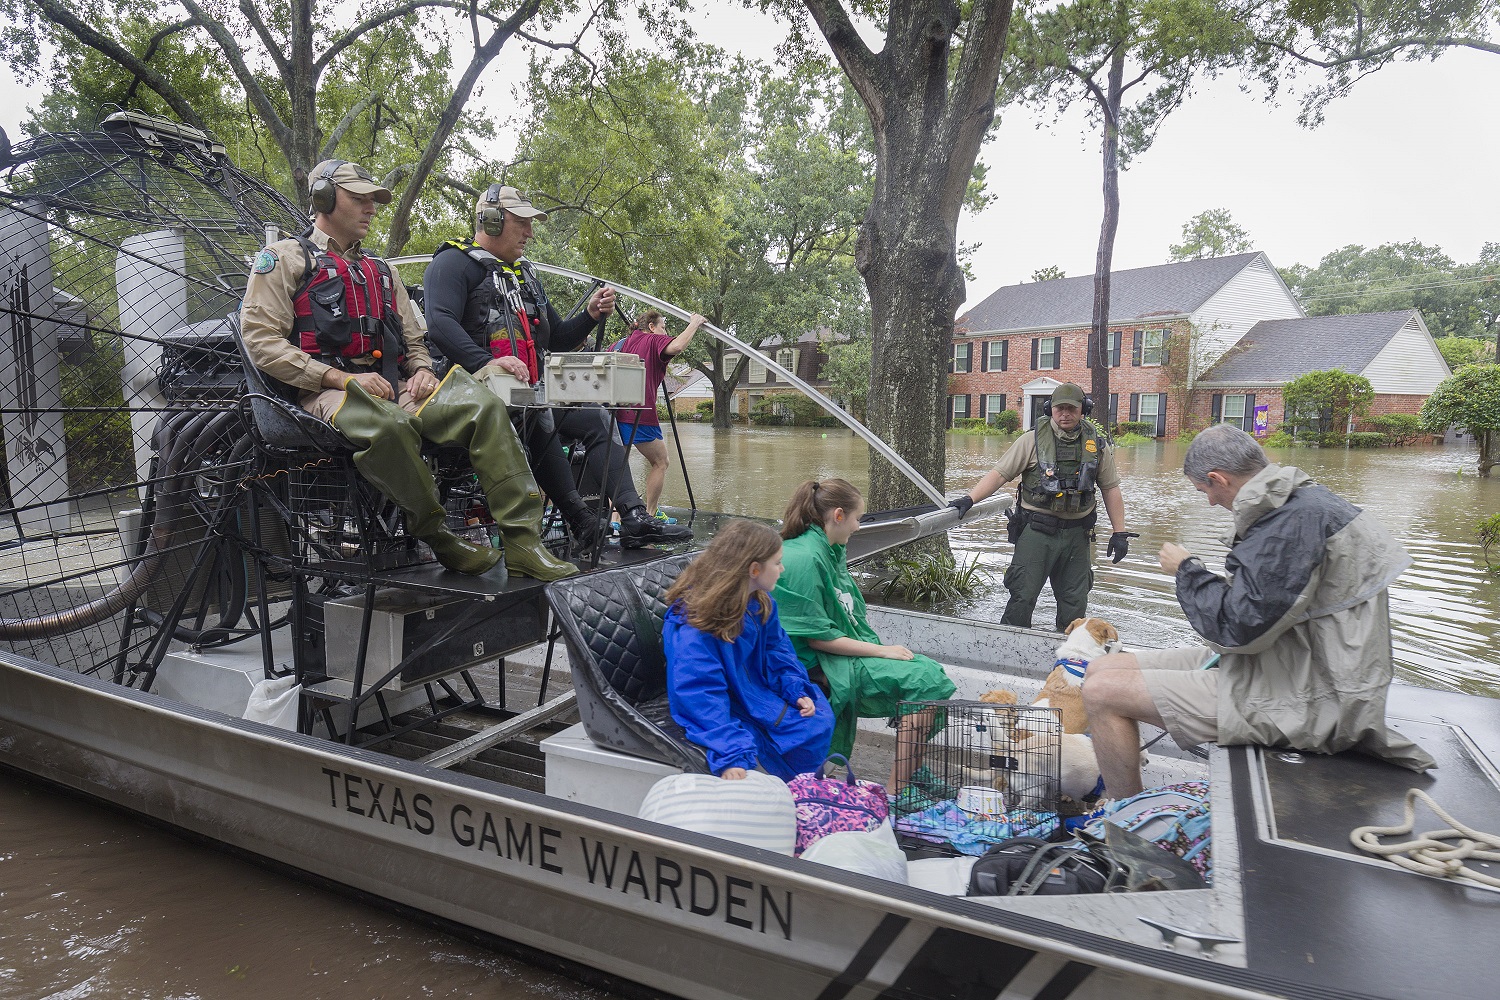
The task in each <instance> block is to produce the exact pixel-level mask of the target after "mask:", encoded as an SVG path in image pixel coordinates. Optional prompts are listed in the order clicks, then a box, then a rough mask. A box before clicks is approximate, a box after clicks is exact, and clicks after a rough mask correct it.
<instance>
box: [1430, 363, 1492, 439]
mask: <svg viewBox="0 0 1500 1000" xmlns="http://www.w3.org/2000/svg"><path fill="white" fill-rule="evenodd" d="M1422 423H1423V424H1424V425H1425V426H1426V427H1427V428H1428V429H1429V430H1431V431H1432V432H1433V433H1435V434H1436V433H1441V432H1442V431H1445V430H1447V429H1448V428H1449V427H1450V426H1457V427H1461V428H1463V429H1464V430H1466V431H1468V432H1469V433H1470V434H1473V435H1475V436H1476V437H1478V436H1480V435H1481V434H1483V433H1484V432H1486V431H1494V430H1500V365H1468V366H1466V367H1463V368H1460V369H1459V370H1458V371H1456V372H1454V373H1453V374H1452V375H1451V376H1449V377H1448V378H1446V379H1444V380H1443V381H1442V382H1441V383H1440V384H1439V385H1438V387H1437V388H1436V389H1434V390H1433V391H1432V395H1431V396H1428V397H1427V402H1425V403H1423V404H1422Z"/></svg>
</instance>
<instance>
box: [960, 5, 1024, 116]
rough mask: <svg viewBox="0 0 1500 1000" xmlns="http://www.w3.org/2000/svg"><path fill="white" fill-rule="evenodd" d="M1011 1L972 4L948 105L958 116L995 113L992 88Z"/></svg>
mask: <svg viewBox="0 0 1500 1000" xmlns="http://www.w3.org/2000/svg"><path fill="white" fill-rule="evenodd" d="M1011 7H1012V0H999V2H993V3H978V4H974V5H973V10H972V13H971V14H970V18H969V30H968V32H967V37H966V39H965V41H964V47H963V54H962V55H961V56H960V57H959V60H958V72H957V73H956V74H954V77H953V99H952V102H951V106H952V107H953V108H955V109H957V111H958V114H959V116H960V118H965V119H966V118H970V117H972V116H974V115H976V114H981V113H986V114H988V115H990V116H991V117H993V116H994V108H995V87H994V84H993V83H992V82H988V81H993V80H997V79H999V76H1000V62H1001V59H1002V58H1003V57H1004V55H1005V40H1006V37H1007V36H1008V35H1009V34H1010V15H1011Z"/></svg>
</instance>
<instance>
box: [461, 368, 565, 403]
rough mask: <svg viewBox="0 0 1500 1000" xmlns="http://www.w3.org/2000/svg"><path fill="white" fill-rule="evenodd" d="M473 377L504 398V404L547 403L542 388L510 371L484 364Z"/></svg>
mask: <svg viewBox="0 0 1500 1000" xmlns="http://www.w3.org/2000/svg"><path fill="white" fill-rule="evenodd" d="M474 377H475V378H476V379H478V380H479V381H480V383H481V384H483V385H484V386H485V388H487V389H489V390H490V392H493V393H494V394H495V395H497V396H499V397H500V398H501V399H503V400H505V405H506V406H546V405H547V394H546V392H545V391H543V389H541V388H540V387H534V386H530V385H527V384H526V383H525V382H524V381H522V380H521V379H518V378H516V377H515V376H514V375H512V374H511V373H510V372H507V371H502V370H501V369H499V368H491V367H489V366H488V365H486V366H485V367H483V368H481V369H479V371H478V372H477V373H476V374H475V376H474Z"/></svg>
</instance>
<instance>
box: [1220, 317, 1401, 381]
mask: <svg viewBox="0 0 1500 1000" xmlns="http://www.w3.org/2000/svg"><path fill="white" fill-rule="evenodd" d="M1414 315H1416V310H1415V309H1401V310H1398V311H1396V312H1380V313H1354V314H1351V315H1347V316H1308V317H1307V318H1305V319H1263V320H1261V321H1260V322H1259V323H1256V324H1255V325H1254V326H1252V327H1251V328H1250V329H1249V331H1248V332H1247V333H1246V334H1245V336H1244V337H1242V338H1241V339H1240V341H1239V343H1237V344H1235V345H1234V347H1233V348H1231V349H1230V351H1229V353H1228V354H1226V355H1225V356H1224V357H1223V358H1221V359H1220V360H1219V362H1218V363H1217V364H1215V365H1214V366H1213V367H1212V368H1210V369H1209V370H1208V371H1206V372H1204V373H1203V376H1202V377H1201V378H1200V379H1199V380H1198V381H1199V382H1200V383H1204V382H1214V383H1236V384H1241V383H1243V384H1252V385H1253V384H1258V383H1263V382H1290V381H1291V380H1292V379H1294V378H1296V377H1297V376H1299V375H1306V374H1307V373H1308V372H1322V371H1330V370H1332V369H1334V368H1337V369H1339V370H1340V371H1345V372H1349V373H1351V374H1355V375H1358V374H1359V373H1361V372H1363V371H1364V370H1365V368H1367V367H1368V366H1369V364H1370V362H1371V361H1374V360H1375V356H1376V355H1377V354H1379V353H1380V352H1381V350H1383V349H1384V348H1385V345H1386V344H1389V343H1390V342H1391V338H1392V337H1394V336H1395V335H1396V334H1397V332H1398V331H1400V329H1401V328H1402V327H1404V326H1405V325H1406V324H1407V323H1408V322H1410V320H1411V318H1412V316H1414Z"/></svg>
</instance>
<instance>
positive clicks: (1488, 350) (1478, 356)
mask: <svg viewBox="0 0 1500 1000" xmlns="http://www.w3.org/2000/svg"><path fill="white" fill-rule="evenodd" d="M1433 342H1434V343H1436V344H1437V349H1438V350H1439V351H1440V352H1442V355H1443V360H1444V361H1446V362H1448V369H1449V370H1450V371H1458V370H1459V369H1460V368H1462V367H1463V366H1464V365H1478V364H1483V363H1485V362H1486V361H1488V360H1489V359H1490V358H1492V357H1494V354H1495V345H1494V344H1491V343H1490V342H1489V341H1485V340H1475V339H1474V338H1473V337H1436V338H1434V341H1433Z"/></svg>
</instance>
